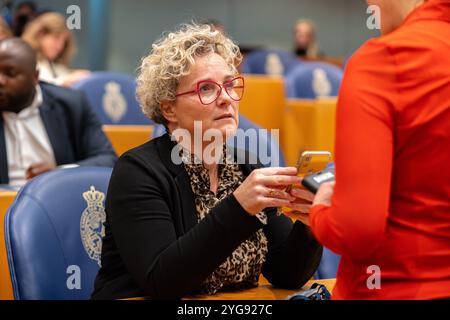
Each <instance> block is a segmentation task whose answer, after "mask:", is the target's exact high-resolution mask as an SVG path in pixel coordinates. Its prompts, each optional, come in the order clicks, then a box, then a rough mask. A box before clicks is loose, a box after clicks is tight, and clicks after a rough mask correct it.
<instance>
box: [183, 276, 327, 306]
mask: <svg viewBox="0 0 450 320" xmlns="http://www.w3.org/2000/svg"><path fill="white" fill-rule="evenodd" d="M335 282H336V279H326V280H310V281H308V282H307V283H306V285H305V286H304V287H303V288H304V289H309V288H310V287H311V285H312V284H313V283H320V284H323V285H325V286H326V287H327V289H328V291H330V293H331V291H332V290H333V288H334V284H335ZM300 290H301V289H296V290H288V289H278V288H274V287H272V285H271V284H269V282H268V281H267V280H266V279H265V278H263V277H261V278H260V280H259V286H258V287H256V288H253V289H247V290H242V291H234V292H221V293H217V294H215V295H198V296H189V297H186V298H184V300H285V299H286V298H287V297H289V296H291V295H293V294H295V293H298V292H299V291H300Z"/></svg>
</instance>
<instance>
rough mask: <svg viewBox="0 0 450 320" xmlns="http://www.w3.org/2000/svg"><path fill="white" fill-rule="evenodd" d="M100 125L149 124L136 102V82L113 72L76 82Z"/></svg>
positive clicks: (100, 73)
mask: <svg viewBox="0 0 450 320" xmlns="http://www.w3.org/2000/svg"><path fill="white" fill-rule="evenodd" d="M73 88H74V89H78V90H81V91H83V92H84V93H85V94H86V96H87V99H88V101H89V103H90V104H91V106H92V108H93V109H94V110H95V112H96V113H97V115H98V117H99V119H100V121H101V122H102V124H129V125H135V124H147V125H148V124H153V122H152V121H151V120H149V119H148V118H147V117H146V116H145V115H144V114H143V113H142V111H141V108H140V106H139V103H138V101H137V99H136V80H135V79H134V78H133V77H131V76H129V75H126V74H121V73H116V72H93V73H92V74H91V75H90V76H89V77H87V78H85V79H83V80H81V81H79V82H77V83H76V84H75V85H74V86H73Z"/></svg>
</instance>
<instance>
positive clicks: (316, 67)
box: [285, 62, 343, 99]
mask: <svg viewBox="0 0 450 320" xmlns="http://www.w3.org/2000/svg"><path fill="white" fill-rule="evenodd" d="M342 77H343V71H342V69H340V68H338V67H336V66H334V65H331V64H328V63H324V62H304V63H302V64H300V65H297V66H295V67H294V68H293V69H292V70H291V71H289V72H288V73H287V74H286V78H285V85H286V95H287V97H288V98H303V99H316V98H318V97H334V96H337V95H338V92H339V88H340V86H341V81H342Z"/></svg>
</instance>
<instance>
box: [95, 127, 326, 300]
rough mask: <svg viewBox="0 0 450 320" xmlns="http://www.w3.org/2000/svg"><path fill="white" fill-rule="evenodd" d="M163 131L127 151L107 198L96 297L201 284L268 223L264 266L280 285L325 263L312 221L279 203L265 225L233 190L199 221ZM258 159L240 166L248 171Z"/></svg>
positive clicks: (158, 295)
mask: <svg viewBox="0 0 450 320" xmlns="http://www.w3.org/2000/svg"><path fill="white" fill-rule="evenodd" d="M174 145H175V144H174V142H172V141H171V140H170V137H169V136H168V135H167V134H165V135H163V136H161V137H159V138H156V139H153V140H151V141H150V142H148V143H146V144H144V145H142V146H140V147H138V148H135V149H133V150H130V151H128V152H127V153H125V154H124V155H123V156H122V157H121V158H120V159H119V161H118V162H117V164H116V166H115V168H114V170H113V173H112V176H111V180H110V184H109V188H108V195H107V199H106V216H107V218H106V222H105V237H104V239H103V249H102V267H101V269H100V271H99V273H98V275H97V278H96V281H95V289H94V292H93V294H92V298H93V299H113V298H126V297H136V296H149V297H151V298H154V299H172V298H180V297H182V296H184V295H186V294H188V293H193V292H195V291H196V290H198V289H199V287H200V284H201V283H202V282H203V280H205V279H206V278H207V277H208V276H209V275H210V274H211V273H212V272H213V271H214V270H215V269H216V268H217V267H218V266H219V265H220V264H221V263H222V262H223V261H224V260H225V259H226V258H227V257H228V256H229V255H230V254H231V253H232V252H233V251H234V250H235V249H236V248H237V247H238V246H239V244H241V243H242V242H243V241H244V240H245V239H247V238H248V237H249V236H251V235H252V234H253V233H255V232H256V231H257V230H259V229H260V228H264V232H265V234H266V236H267V239H268V243H269V251H268V254H267V259H266V262H265V263H264V265H263V269H262V272H263V274H264V276H265V277H266V278H267V279H268V280H269V281H270V282H271V283H272V284H274V285H276V286H280V287H286V288H296V287H300V286H302V285H303V284H304V283H305V282H306V281H307V280H308V279H309V278H310V277H311V276H312V275H313V274H314V272H315V270H316V268H317V266H318V265H319V262H320V259H321V255H322V247H321V246H320V245H319V244H318V243H317V242H316V241H315V239H314V238H313V237H312V234H311V233H310V231H309V228H307V227H306V226H304V225H303V224H302V223H300V222H296V223H295V224H293V223H292V221H291V220H290V219H289V218H287V217H286V216H284V215H281V216H276V210H275V209H271V210H267V215H268V224H267V225H266V226H264V225H263V224H262V223H261V222H260V221H259V220H258V219H257V218H256V217H253V216H251V215H249V214H248V213H247V212H246V211H245V210H244V209H243V208H242V207H241V205H240V204H239V203H238V202H237V200H236V198H235V197H234V195H230V196H229V197H227V198H225V199H224V200H222V201H221V202H220V203H219V204H218V205H217V206H216V207H214V208H213V209H212V210H211V212H210V214H209V215H208V216H207V217H206V218H204V219H203V220H202V221H200V222H199V223H198V222H197V214H196V209H195V203H194V194H193V192H192V189H191V186H190V182H189V176H188V174H187V172H186V170H185V169H184V165H183V164H179V165H177V164H174V163H173V162H172V160H171V151H172V148H173V146H174ZM256 167H257V166H252V165H241V168H242V170H243V173H244V175H245V176H248V174H249V173H250V172H251V171H252V170H253V169H255V168H256Z"/></svg>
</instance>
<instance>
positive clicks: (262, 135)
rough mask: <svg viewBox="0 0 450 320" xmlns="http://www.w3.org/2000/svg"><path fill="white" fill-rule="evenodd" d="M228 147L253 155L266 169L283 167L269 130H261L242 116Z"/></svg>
mask: <svg viewBox="0 0 450 320" xmlns="http://www.w3.org/2000/svg"><path fill="white" fill-rule="evenodd" d="M278 138H279V137H278ZM227 143H228V145H230V146H232V147H234V148H236V149H239V150H246V151H248V152H249V153H252V154H254V155H255V156H257V157H258V159H259V160H260V161H261V162H262V164H263V165H264V166H266V167H284V165H285V161H284V155H283V152H282V150H281V148H280V145H279V143H278V142H277V141H276V140H275V137H274V136H272V134H271V130H269V129H265V128H261V127H260V126H258V125H257V124H255V123H253V122H251V121H250V120H248V119H247V118H246V117H244V116H243V115H239V127H238V130H237V133H236V135H235V136H234V137H232V138H230V139H229V140H228V141H227Z"/></svg>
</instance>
